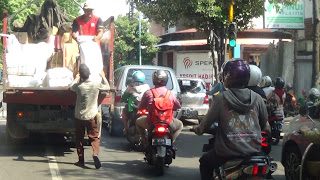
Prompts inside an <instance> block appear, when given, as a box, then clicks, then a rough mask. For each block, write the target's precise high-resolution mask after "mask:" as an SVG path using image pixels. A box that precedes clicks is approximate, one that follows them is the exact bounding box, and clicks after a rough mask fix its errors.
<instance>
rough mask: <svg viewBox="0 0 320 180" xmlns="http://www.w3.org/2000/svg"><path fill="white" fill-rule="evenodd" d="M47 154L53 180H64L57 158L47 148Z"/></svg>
mask: <svg viewBox="0 0 320 180" xmlns="http://www.w3.org/2000/svg"><path fill="white" fill-rule="evenodd" d="M46 152H47V156H46V157H47V159H48V164H49V169H50V173H51V177H52V180H62V177H61V174H60V171H59V167H58V164H57V160H56V157H55V156H53V152H52V151H51V149H49V148H46Z"/></svg>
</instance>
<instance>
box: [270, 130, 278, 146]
mask: <svg viewBox="0 0 320 180" xmlns="http://www.w3.org/2000/svg"><path fill="white" fill-rule="evenodd" d="M279 141H280V132H279V133H274V135H272V140H271V144H272V145H277V144H279Z"/></svg>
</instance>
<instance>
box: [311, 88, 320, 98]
mask: <svg viewBox="0 0 320 180" xmlns="http://www.w3.org/2000/svg"><path fill="white" fill-rule="evenodd" d="M309 96H310V97H311V98H319V97H320V91H319V90H318V89H317V88H311V89H310V90H309Z"/></svg>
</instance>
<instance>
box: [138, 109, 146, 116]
mask: <svg viewBox="0 0 320 180" xmlns="http://www.w3.org/2000/svg"><path fill="white" fill-rule="evenodd" d="M138 114H139V115H147V114H148V110H146V109H143V110H141V111H139V112H138Z"/></svg>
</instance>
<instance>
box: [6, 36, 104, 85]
mask: <svg viewBox="0 0 320 180" xmlns="http://www.w3.org/2000/svg"><path fill="white" fill-rule="evenodd" d="M0 36H1V34H0ZM2 36H6V37H8V38H7V53H6V68H7V74H8V78H7V82H8V83H9V86H10V87H65V86H68V85H70V84H71V83H72V81H73V72H72V70H70V69H74V68H70V67H55V68H52V69H47V63H48V62H49V61H50V60H51V59H52V56H53V54H54V47H55V46H54V38H55V36H51V38H50V39H49V41H48V43H46V42H40V43H37V44H21V43H19V41H18V40H17V38H16V36H15V35H2ZM79 38H80V39H79V42H80V43H79V49H80V57H81V63H85V64H86V65H87V66H88V68H89V69H90V72H91V75H90V77H89V79H90V80H91V81H94V82H101V80H102V78H101V77H100V75H99V74H100V73H101V71H102V70H103V62H102V54H101V49H100V46H99V44H98V43H96V42H93V41H92V39H93V36H79ZM66 66H67V64H66Z"/></svg>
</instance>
